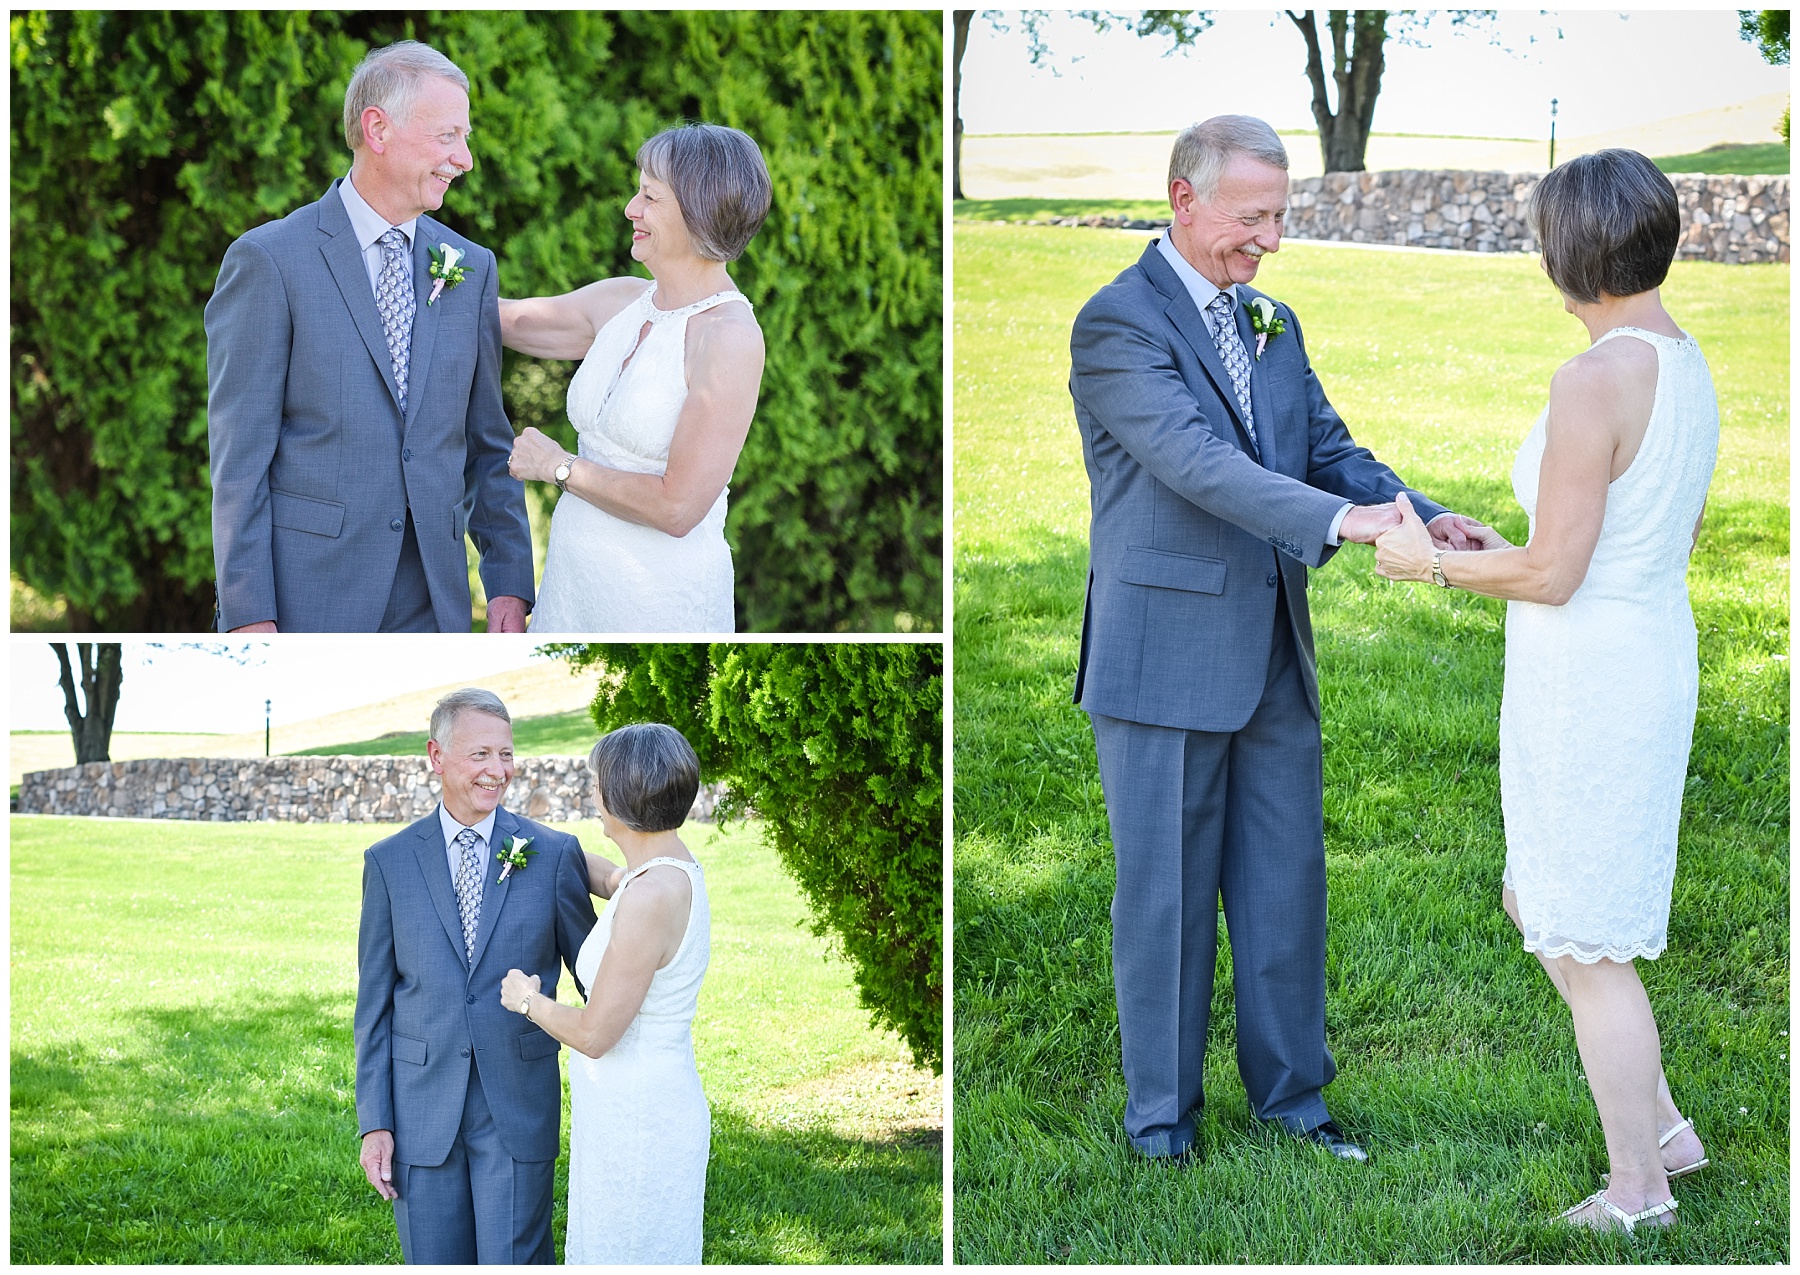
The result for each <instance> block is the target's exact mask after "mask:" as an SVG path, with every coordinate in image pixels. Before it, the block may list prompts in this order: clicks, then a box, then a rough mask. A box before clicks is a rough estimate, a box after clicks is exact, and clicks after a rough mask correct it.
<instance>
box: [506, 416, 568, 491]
mask: <svg viewBox="0 0 1800 1275" xmlns="http://www.w3.org/2000/svg"><path fill="white" fill-rule="evenodd" d="M565 460H568V461H573V460H574V457H572V456H570V455H569V453H568V452H567V451H565V450H563V445H562V444H561V443H559V442H557V441H556V440H555V439H554V438H551V437H550V436H549V435H548V434H546V433H544V432H543V431H542V430H540V429H538V427H537V426H535V425H527V426H526V427H525V431H524V433H522V434H520V435H519V436H518V437H517V438H515V439H513V449H512V456H511V457H510V458H508V460H507V462H506V472H507V473H509V474H511V475H512V476H513V477H514V478H518V479H521V480H528V481H531V482H539V483H553V482H555V481H556V467H557V466H558V465H560V464H562V463H563V462H564V461H565Z"/></svg>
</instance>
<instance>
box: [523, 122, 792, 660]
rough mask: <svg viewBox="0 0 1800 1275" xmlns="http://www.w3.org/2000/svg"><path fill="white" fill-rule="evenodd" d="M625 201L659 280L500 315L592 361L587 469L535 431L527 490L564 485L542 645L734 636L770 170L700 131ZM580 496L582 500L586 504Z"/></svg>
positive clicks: (580, 374) (662, 155)
mask: <svg viewBox="0 0 1800 1275" xmlns="http://www.w3.org/2000/svg"><path fill="white" fill-rule="evenodd" d="M637 164H638V168H639V170H640V171H639V177H638V190H637V194H636V195H635V196H633V197H632V199H631V202H630V203H628V204H626V205H625V216H626V217H627V218H628V219H629V220H630V222H631V255H632V257H633V258H634V259H635V260H637V261H639V262H641V263H642V264H643V265H644V266H645V267H646V268H648V270H649V271H650V276H651V278H650V281H649V282H646V281H645V280H643V279H640V278H636V277H625V278H618V279H601V280H599V281H598V282H596V283H590V284H588V285H587V286H586V287H584V288H578V289H577V290H576V291H574V292H570V293H567V294H565V295H563V296H559V297H532V298H528V299H525V300H518V301H509V300H502V301H501V302H500V340H501V342H502V344H504V345H505V346H506V347H507V348H508V349H513V350H518V351H520V352H521V353H524V354H530V355H535V356H536V357H538V358H546V359H581V360H582V364H581V366H580V367H579V368H578V369H577V370H576V372H575V376H574V378H573V379H572V380H571V381H570V382H569V397H568V410H569V420H570V421H571V422H573V423H574V425H575V430H576V434H577V435H578V437H579V439H580V448H581V450H580V454H579V455H578V456H571V455H569V453H568V452H566V451H564V450H563V448H562V445H561V444H560V443H558V442H556V441H555V440H554V439H551V438H550V437H548V436H547V435H545V434H544V433H542V432H541V431H540V430H537V429H535V428H530V427H527V428H526V429H525V430H524V432H523V433H521V434H520V435H519V437H518V439H517V440H516V441H515V442H514V444H513V452H512V459H511V462H510V465H509V470H510V472H511V473H512V475H513V477H515V478H521V479H527V480H530V481H534V482H546V483H552V482H553V483H555V484H556V485H557V487H558V489H559V490H560V491H561V492H562V493H563V495H562V498H560V499H559V500H558V501H557V505H556V512H555V514H554V516H553V517H552V519H551V523H550V545H549V550H548V554H547V557H546V558H545V562H544V580H543V583H542V584H541V585H540V586H539V589H538V600H537V606H536V608H535V610H534V611H533V614H532V617H531V629H532V631H533V632H534V633H730V632H732V631H734V630H735V628H736V623H735V619H734V611H733V606H732V570H731V548H730V546H729V545H727V544H726V543H725V502H726V484H727V483H728V482H729V481H730V480H731V473H732V470H733V469H734V468H735V467H736V465H737V459H738V453H739V452H741V451H742V450H743V447H744V439H745V437H746V436H747V435H748V434H749V432H750V419H751V417H752V416H753V415H754V413H755V411H756V397H757V392H758V390H759V389H760V387H761V384H762V369H763V339H762V329H761V328H759V327H758V326H757V324H756V320H755V318H753V317H752V315H751V310H750V302H749V301H748V300H747V299H745V297H744V295H743V294H742V293H741V292H739V291H738V290H737V287H736V285H735V284H733V283H732V281H731V276H730V274H729V273H728V272H727V271H726V263H727V262H730V261H734V260H736V259H737V258H738V256H739V255H741V254H742V253H743V251H744V248H745V246H746V245H747V244H748V243H749V242H750V239H751V237H752V236H754V235H755V234H756V232H757V230H758V229H759V228H760V227H761V226H762V223H763V219H764V218H765V217H766V216H767V215H768V211H769V201H770V197H771V187H770V184H769V172H768V169H767V168H766V167H765V166H764V164H763V158H762V153H761V151H759V150H758V149H757V146H756V143H755V142H754V141H752V140H751V139H750V138H749V137H748V136H746V135H745V134H743V133H741V132H739V131H738V130H737V129H734V128H724V127H721V126H719V125H716V124H690V125H687V126H686V127H683V128H675V129H670V130H668V131H667V132H663V133H658V134H657V135H656V136H655V137H652V138H651V139H650V140H649V141H647V142H645V143H644V144H643V146H642V147H640V148H639V150H638V153H637ZM570 497H573V499H570Z"/></svg>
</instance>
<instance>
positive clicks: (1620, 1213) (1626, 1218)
mask: <svg viewBox="0 0 1800 1275" xmlns="http://www.w3.org/2000/svg"><path fill="white" fill-rule="evenodd" d="M1590 1204H1598V1205H1599V1206H1600V1211H1601V1212H1602V1213H1603V1214H1605V1215H1606V1216H1607V1217H1608V1218H1610V1219H1611V1220H1612V1221H1613V1222H1614V1223H1616V1224H1617V1225H1618V1226H1621V1227H1623V1228H1624V1230H1625V1234H1627V1235H1630V1234H1631V1233H1632V1231H1634V1230H1636V1229H1637V1224H1638V1223H1639V1222H1648V1221H1649V1220H1650V1219H1651V1218H1653V1217H1661V1216H1662V1215H1663V1214H1665V1213H1667V1214H1669V1215H1670V1218H1671V1219H1673V1217H1674V1214H1675V1201H1674V1200H1673V1199H1669V1200H1664V1201H1663V1202H1662V1203H1661V1204H1652V1205H1651V1206H1650V1207H1649V1208H1647V1209H1645V1210H1644V1211H1643V1212H1642V1213H1627V1212H1626V1211H1625V1210H1624V1209H1622V1208H1620V1207H1619V1206H1618V1205H1616V1204H1614V1203H1613V1202H1612V1201H1611V1200H1609V1199H1607V1198H1606V1188H1605V1187H1601V1188H1600V1189H1599V1190H1598V1191H1596V1192H1594V1193H1593V1194H1592V1195H1590V1196H1588V1198H1587V1199H1585V1200H1583V1201H1582V1202H1581V1203H1580V1204H1577V1205H1574V1206H1572V1207H1570V1208H1566V1209H1564V1210H1563V1211H1562V1212H1561V1213H1558V1214H1557V1215H1556V1220H1557V1221H1558V1222H1567V1223H1569V1224H1570V1225H1571V1226H1573V1225H1576V1223H1575V1222H1574V1220H1573V1219H1574V1217H1575V1215H1576V1214H1577V1213H1579V1212H1581V1210H1583V1209H1585V1208H1586V1207H1587V1206H1588V1205H1590Z"/></svg>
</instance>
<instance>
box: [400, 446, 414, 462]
mask: <svg viewBox="0 0 1800 1275" xmlns="http://www.w3.org/2000/svg"><path fill="white" fill-rule="evenodd" d="M400 459H401V460H411V459H412V448H410V447H408V448H404V449H403V450H402V451H401V453H400Z"/></svg>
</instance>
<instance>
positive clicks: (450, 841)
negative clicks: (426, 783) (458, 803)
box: [438, 801, 498, 885]
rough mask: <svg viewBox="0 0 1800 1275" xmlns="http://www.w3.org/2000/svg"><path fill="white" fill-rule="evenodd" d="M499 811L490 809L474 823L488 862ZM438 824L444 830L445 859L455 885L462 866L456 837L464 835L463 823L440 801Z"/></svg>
mask: <svg viewBox="0 0 1800 1275" xmlns="http://www.w3.org/2000/svg"><path fill="white" fill-rule="evenodd" d="M497 813H498V812H497V811H494V810H490V811H488V813H487V818H485V819H483V820H482V821H481V822H480V823H478V824H475V825H474V828H475V836H476V847H477V849H478V850H479V851H480V858H481V861H482V862H483V863H486V862H487V852H488V850H489V849H490V847H489V845H488V843H489V842H490V841H492V840H493V838H494V816H495V814H497ZM438 824H439V825H440V826H441V827H442V828H443V830H444V861H445V862H447V863H448V864H449V865H450V883H451V884H452V885H455V884H456V874H457V871H458V870H459V869H460V868H461V867H462V864H461V863H460V862H459V860H460V859H461V858H462V856H461V855H460V854H458V853H457V852H456V839H457V838H458V837H460V836H461V835H462V830H463V825H462V824H460V823H458V822H456V817H455V816H454V815H452V814H451V813H450V812H449V811H448V810H446V809H444V803H443V802H441V801H440V802H439V803H438ZM483 879H485V878H483Z"/></svg>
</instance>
